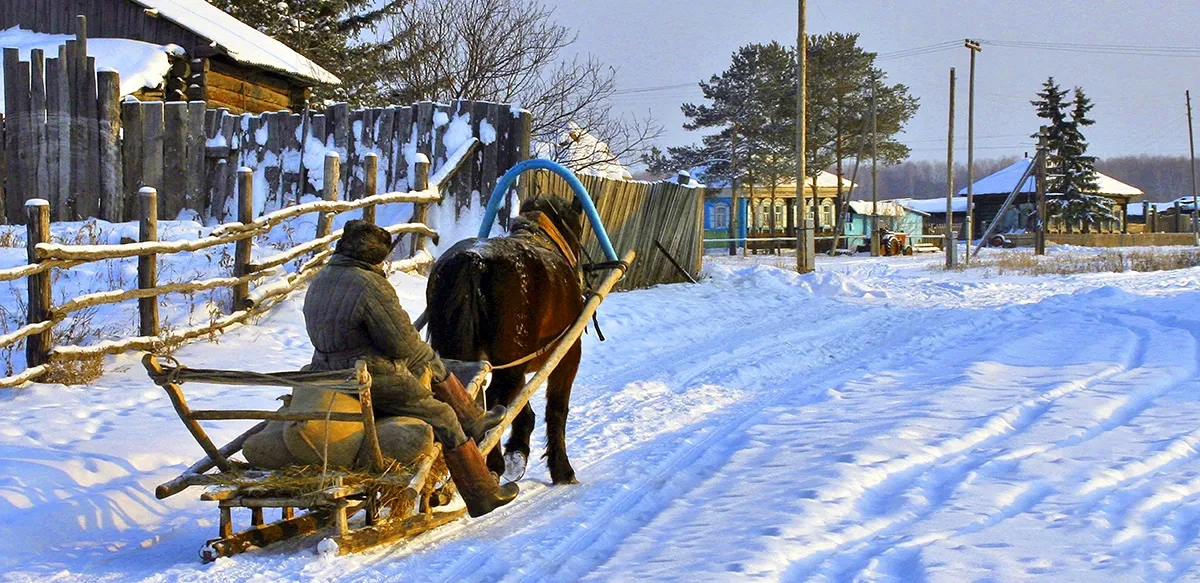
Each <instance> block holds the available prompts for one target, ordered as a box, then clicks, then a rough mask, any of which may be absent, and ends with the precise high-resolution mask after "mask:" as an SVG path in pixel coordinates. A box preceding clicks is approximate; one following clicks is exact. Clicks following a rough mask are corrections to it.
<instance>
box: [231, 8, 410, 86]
mask: <svg viewBox="0 0 1200 583" xmlns="http://www.w3.org/2000/svg"><path fill="white" fill-rule="evenodd" d="M410 1H411V0H208V2H209V3H210V4H212V5H214V6H216V7H217V8H220V9H221V10H224V11H225V12H227V13H229V14H230V15H232V16H234V17H235V18H237V19H239V20H241V21H242V22H245V23H246V24H249V25H250V26H253V27H255V28H257V29H258V30H260V31H262V32H263V33H265V34H267V35H270V36H272V37H274V38H275V39H277V40H279V41H280V42H282V43H283V44H285V45H288V46H289V47H291V48H292V49H293V50H295V51H296V52H298V53H300V54H301V55H304V56H305V57H308V58H309V59H310V60H312V61H313V62H315V63H316V64H318V65H320V66H321V67H322V68H324V69H325V70H327V71H329V72H330V73H333V74H334V75H337V76H338V77H339V78H340V79H341V80H342V84H341V85H340V86H337V87H325V86H322V87H316V88H314V90H313V101H314V103H322V102H329V101H347V102H349V103H350V104H351V105H354V106H372V105H374V106H379V105H388V101H389V95H388V94H387V91H386V90H385V89H384V88H383V84H382V83H381V80H382V79H384V78H387V77H388V76H389V75H391V74H392V73H393V71H394V70H395V69H396V68H400V67H405V66H407V63H406V62H405V61H403V60H400V59H397V58H396V57H395V55H394V54H393V53H394V51H392V45H393V44H394V43H395V42H396V40H397V39H398V38H400V37H411V31H407V30H399V31H397V30H393V29H391V28H390V27H384V26H381V24H383V19H384V18H386V17H388V16H391V15H393V14H396V13H397V12H399V11H400V10H401V9H402V8H403V7H404V6H405V5H407V4H408V3H409V2H410Z"/></svg>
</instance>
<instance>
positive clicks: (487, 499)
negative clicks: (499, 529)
mask: <svg viewBox="0 0 1200 583" xmlns="http://www.w3.org/2000/svg"><path fill="white" fill-rule="evenodd" d="M442 455H443V456H444V457H445V458H446V468H447V469H449V470H450V478H451V479H453V480H454V485H455V486H456V487H457V488H458V493H459V494H461V495H462V498H463V502H466V503H467V514H470V515H471V517H472V518H477V517H480V516H483V515H484V514H487V513H489V512H491V511H493V510H495V509H497V508H499V507H501V506H504V505H505V504H508V503H509V502H512V501H513V499H515V498H516V497H517V493H518V492H520V490H521V488H520V487H519V486H517V484H516V483H515V482H509V483H507V484H504V485H503V486H501V485H500V483H499V482H498V481H497V480H496V476H495V475H494V474H492V472H491V471H489V470H488V467H487V463H486V462H485V461H484V460H483V454H482V453H480V452H479V448H478V447H476V446H475V440H473V439H468V440H467V442H466V443H464V444H462V445H460V446H458V447H456V448H454V449H444V450H443V452H442Z"/></svg>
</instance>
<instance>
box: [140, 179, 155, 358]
mask: <svg viewBox="0 0 1200 583" xmlns="http://www.w3.org/2000/svg"><path fill="white" fill-rule="evenodd" d="M138 205H139V207H140V208H139V209H138V210H139V211H140V213H139V214H140V216H139V217H138V241H140V242H143V243H145V242H153V241H158V191H157V190H155V189H154V188H153V187H150V186H146V187H143V188H142V189H141V190H139V191H138ZM157 285H158V255H156V254H151V255H139V256H138V289H150V288H153V287H156V286H157ZM138 322H139V323H138V332H139V334H141V335H142V336H158V297H157V296H154V297H149V298H139V299H138Z"/></svg>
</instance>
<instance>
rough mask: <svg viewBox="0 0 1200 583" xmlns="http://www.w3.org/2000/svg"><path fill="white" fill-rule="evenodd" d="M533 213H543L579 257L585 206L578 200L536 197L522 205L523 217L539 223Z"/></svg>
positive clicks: (521, 212)
mask: <svg viewBox="0 0 1200 583" xmlns="http://www.w3.org/2000/svg"><path fill="white" fill-rule="evenodd" d="M533 213H541V214H542V215H544V216H545V217H546V218H547V219H549V220H550V222H551V223H553V224H554V228H555V229H558V232H559V233H561V234H562V236H563V238H565V239H566V243H567V246H568V247H570V249H571V252H572V253H574V254H575V256H576V257H579V249H580V247H581V241H582V240H583V205H582V204H580V202H579V200H578V199H576V198H571V199H570V200H568V199H565V198H561V197H557V196H536V197H534V198H531V199H529V200H526V201H525V202H522V203H521V211H520V214H521V217H522V218H524V219H526V220H529V221H530V222H533V223H537V219H536V217H535V216H534V215H533Z"/></svg>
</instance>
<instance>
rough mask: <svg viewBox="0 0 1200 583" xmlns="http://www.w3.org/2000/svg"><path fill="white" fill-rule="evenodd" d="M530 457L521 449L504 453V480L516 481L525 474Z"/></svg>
mask: <svg viewBox="0 0 1200 583" xmlns="http://www.w3.org/2000/svg"><path fill="white" fill-rule="evenodd" d="M527 465H528V458H527V457H526V456H525V454H524V453H521V452H519V451H510V452H508V453H506V454H504V482H515V481H517V480H520V479H521V478H523V477H524V476H525V467H526V466H527Z"/></svg>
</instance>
